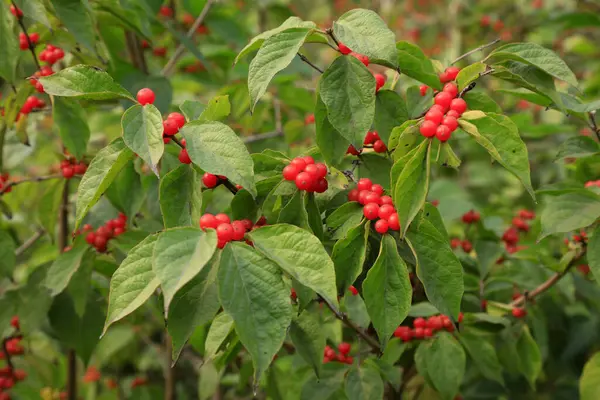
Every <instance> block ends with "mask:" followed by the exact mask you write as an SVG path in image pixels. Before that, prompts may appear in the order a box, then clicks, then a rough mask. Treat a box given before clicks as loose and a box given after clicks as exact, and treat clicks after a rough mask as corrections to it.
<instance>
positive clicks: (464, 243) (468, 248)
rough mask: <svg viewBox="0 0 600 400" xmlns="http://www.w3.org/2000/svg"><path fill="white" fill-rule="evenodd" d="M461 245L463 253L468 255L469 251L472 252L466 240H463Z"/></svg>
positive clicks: (470, 245)
mask: <svg viewBox="0 0 600 400" xmlns="http://www.w3.org/2000/svg"><path fill="white" fill-rule="evenodd" d="M461 245H462V249H463V251H464V252H465V253H470V252H471V250H473V245H472V244H471V242H469V241H468V240H463V241H462V243H461Z"/></svg>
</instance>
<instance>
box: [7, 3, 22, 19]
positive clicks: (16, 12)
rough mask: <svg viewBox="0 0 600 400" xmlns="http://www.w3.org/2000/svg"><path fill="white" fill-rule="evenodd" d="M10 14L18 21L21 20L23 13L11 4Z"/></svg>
mask: <svg viewBox="0 0 600 400" xmlns="http://www.w3.org/2000/svg"><path fill="white" fill-rule="evenodd" d="M10 13H11V14H12V15H14V16H15V17H17V18H19V19H21V18H23V11H22V10H21V9H20V8H18V7H15V6H14V5H12V4H11V5H10Z"/></svg>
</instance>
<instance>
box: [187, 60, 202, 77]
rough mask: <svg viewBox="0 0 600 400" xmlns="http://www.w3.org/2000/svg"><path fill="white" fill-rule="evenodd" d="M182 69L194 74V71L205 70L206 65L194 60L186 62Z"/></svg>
mask: <svg viewBox="0 0 600 400" xmlns="http://www.w3.org/2000/svg"><path fill="white" fill-rule="evenodd" d="M181 69H182V71H184V72H187V73H188V74H194V73H196V72H202V71H206V67H205V66H204V64H202V62H201V61H198V60H195V61H194V62H193V63H191V64H188V65H186V66H184V67H182V68H181Z"/></svg>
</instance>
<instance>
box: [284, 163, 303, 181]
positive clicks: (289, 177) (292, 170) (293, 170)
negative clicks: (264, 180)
mask: <svg viewBox="0 0 600 400" xmlns="http://www.w3.org/2000/svg"><path fill="white" fill-rule="evenodd" d="M299 173H300V169H299V168H298V166H296V165H293V164H290V165H286V166H285V168H283V179H285V180H286V181H293V180H295V179H296V177H297V176H298V174H299Z"/></svg>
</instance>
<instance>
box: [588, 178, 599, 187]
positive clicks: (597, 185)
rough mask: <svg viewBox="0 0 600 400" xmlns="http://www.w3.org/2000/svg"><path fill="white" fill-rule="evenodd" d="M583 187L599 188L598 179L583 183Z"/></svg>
mask: <svg viewBox="0 0 600 400" xmlns="http://www.w3.org/2000/svg"><path fill="white" fill-rule="evenodd" d="M585 187H586V188H591V187H597V188H600V179H598V180H597V181H587V182H586V183H585Z"/></svg>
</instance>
